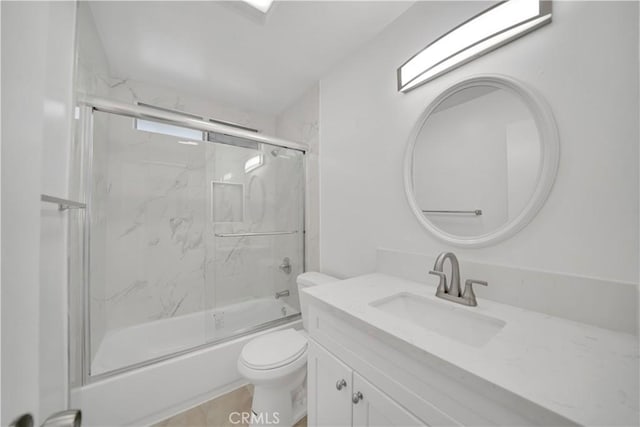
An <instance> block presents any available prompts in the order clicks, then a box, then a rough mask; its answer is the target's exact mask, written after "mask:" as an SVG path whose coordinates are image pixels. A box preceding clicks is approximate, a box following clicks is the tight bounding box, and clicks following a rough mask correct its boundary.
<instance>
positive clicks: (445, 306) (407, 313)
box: [369, 292, 506, 347]
mask: <svg viewBox="0 0 640 427" xmlns="http://www.w3.org/2000/svg"><path fill="white" fill-rule="evenodd" d="M369 305H371V306H372V307H376V308H378V309H379V310H382V311H384V312H385V313H388V314H390V315H392V316H395V317H398V318H400V319H404V320H407V321H409V322H411V323H414V324H416V325H418V326H420V327H422V328H424V329H426V330H428V331H431V332H435V333H436V334H438V335H442V336H444V337H447V338H451V339H453V340H456V341H458V342H461V343H463V344H467V345H471V346H474V347H482V346H483V345H484V344H486V343H487V342H488V341H489V340H490V339H491V338H493V337H494V336H495V335H496V334H497V333H498V332H500V330H502V328H504V326H505V325H506V323H505V322H504V321H502V320H500V319H496V318H494V317H490V316H485V315H484V314H479V313H473V312H472V311H471V310H473V309H462V308H458V307H456V306H455V305H454V304H453V303H450V302H446V301H442V302H440V301H432V300H430V299H428V298H425V297H422V296H419V295H414V294H411V293H407V292H402V293H399V294H395V295H391V296H389V297H386V298H383V299H381V300H378V301H374V302H372V303H370V304H369Z"/></svg>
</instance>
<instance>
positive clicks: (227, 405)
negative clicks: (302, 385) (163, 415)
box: [153, 385, 307, 427]
mask: <svg viewBox="0 0 640 427" xmlns="http://www.w3.org/2000/svg"><path fill="white" fill-rule="evenodd" d="M252 397H253V386H252V385H246V386H244V387H240V388H239V389H236V390H233V391H231V392H229V393H227V394H225V395H222V396H220V397H217V398H215V399H212V400H210V401H208V402H205V403H203V404H201V405H198V406H196V407H194V408H191V409H189V410H187V411H184V412H181V413H179V414H177V415H174V416H173V417H171V418H167V419H166V420H163V421H161V422H159V423H157V424H154V426H153V427H233V426H247V424H243V423H239V424H233V423H231V422H230V420H229V414H230V413H232V412H250V411H251V399H252ZM293 427H307V417H304V418H302V419H301V420H300V421H298V422H297V423H296V424H295V425H294V426H293Z"/></svg>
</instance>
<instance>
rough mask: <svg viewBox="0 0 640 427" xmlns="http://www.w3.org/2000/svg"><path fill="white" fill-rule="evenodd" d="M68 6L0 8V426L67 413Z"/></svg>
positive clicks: (20, 4)
mask: <svg viewBox="0 0 640 427" xmlns="http://www.w3.org/2000/svg"><path fill="white" fill-rule="evenodd" d="M74 19H75V3H73V2H58V3H45V2H37V3H23V2H10V3H3V5H2V95H3V97H2V124H3V127H2V174H3V176H2V197H3V200H2V201H3V203H2V255H3V259H2V264H3V266H4V268H3V270H2V394H3V399H2V420H1V423H2V425H7V424H8V423H9V422H11V421H12V420H13V419H14V418H15V417H17V416H19V415H21V414H22V413H25V412H30V413H32V414H33V415H34V417H35V422H36V424H40V422H41V421H42V420H43V419H44V418H45V417H46V416H48V415H49V414H50V413H51V412H53V411H57V410H62V409H64V408H65V407H66V403H67V384H66V374H67V372H66V366H67V349H66V330H67V329H66V328H67V323H66V312H67V306H66V273H67V272H66V255H65V248H66V240H65V236H66V228H65V215H68V213H66V212H65V213H61V212H59V211H57V210H56V207H55V206H51V205H49V204H45V203H41V202H40V194H41V193H44V192H48V193H53V195H55V196H58V197H63V198H64V197H66V196H67V194H66V190H67V186H68V177H67V162H68V158H69V142H70V140H71V117H72V114H71V110H72V104H71V95H72V90H71V82H72V79H73V73H72V70H73V47H74V31H75V26H74V25H73V23H74Z"/></svg>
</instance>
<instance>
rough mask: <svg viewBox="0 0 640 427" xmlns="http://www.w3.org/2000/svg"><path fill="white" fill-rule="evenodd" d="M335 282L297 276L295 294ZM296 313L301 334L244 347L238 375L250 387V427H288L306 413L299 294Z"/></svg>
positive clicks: (267, 337) (273, 335) (276, 335)
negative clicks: (253, 426) (298, 312)
mask: <svg viewBox="0 0 640 427" xmlns="http://www.w3.org/2000/svg"><path fill="white" fill-rule="evenodd" d="M336 280H338V279H336V278H334V277H331V276H327V275H325V274H321V273H315V272H310V273H303V274H301V275H299V276H298V278H297V283H298V291H301V290H302V289H304V288H306V287H309V286H317V285H322V284H325V283H329V282H334V281H336ZM298 294H299V296H300V311H301V313H302V322H303V326H304V330H301V331H298V330H295V329H293V328H291V329H285V330H281V331H276V332H270V333H268V334H264V335H261V336H260V337H258V338H255V339H253V340H251V341H249V342H248V343H247V344H245V346H244V348H243V349H242V353H241V354H240V357H239V358H238V371H239V372H240V374H241V375H242V376H243V377H245V378H246V379H247V380H249V381H250V382H251V383H252V384H253V385H254V390H253V403H252V408H251V409H252V411H253V413H254V417H255V418H253V419H252V425H259V424H264V425H266V424H269V425H274V424H275V425H282V426H291V425H293V424H295V423H296V422H297V421H298V420H300V419H301V418H302V417H303V416H304V415H305V414H306V410H307V407H306V406H307V405H306V403H307V402H306V390H305V379H306V375H307V334H306V329H307V307H306V304H305V298H304V295H303V293H302V292H298Z"/></svg>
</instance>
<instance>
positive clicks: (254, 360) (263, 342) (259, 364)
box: [240, 329, 307, 369]
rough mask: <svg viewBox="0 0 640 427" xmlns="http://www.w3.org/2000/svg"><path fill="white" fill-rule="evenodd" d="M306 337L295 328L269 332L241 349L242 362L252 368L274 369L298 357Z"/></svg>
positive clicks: (303, 349)
mask: <svg viewBox="0 0 640 427" xmlns="http://www.w3.org/2000/svg"><path fill="white" fill-rule="evenodd" d="M306 349H307V339H306V338H305V337H304V336H303V335H301V334H300V333H298V331H296V330H295V329H285V330H284V331H277V332H271V333H268V334H265V335H262V336H261V337H258V338H256V339H253V340H251V341H249V342H248V343H247V344H246V345H245V346H244V348H243V349H242V354H241V356H240V357H241V358H242V362H243V363H244V364H245V365H247V366H248V367H250V368H253V369H274V368H279V367H280V366H284V365H287V364H288V363H291V362H293V361H294V360H296V359H297V358H299V357H300V356H301V355H302V353H304V352H305V350H306Z"/></svg>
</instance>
